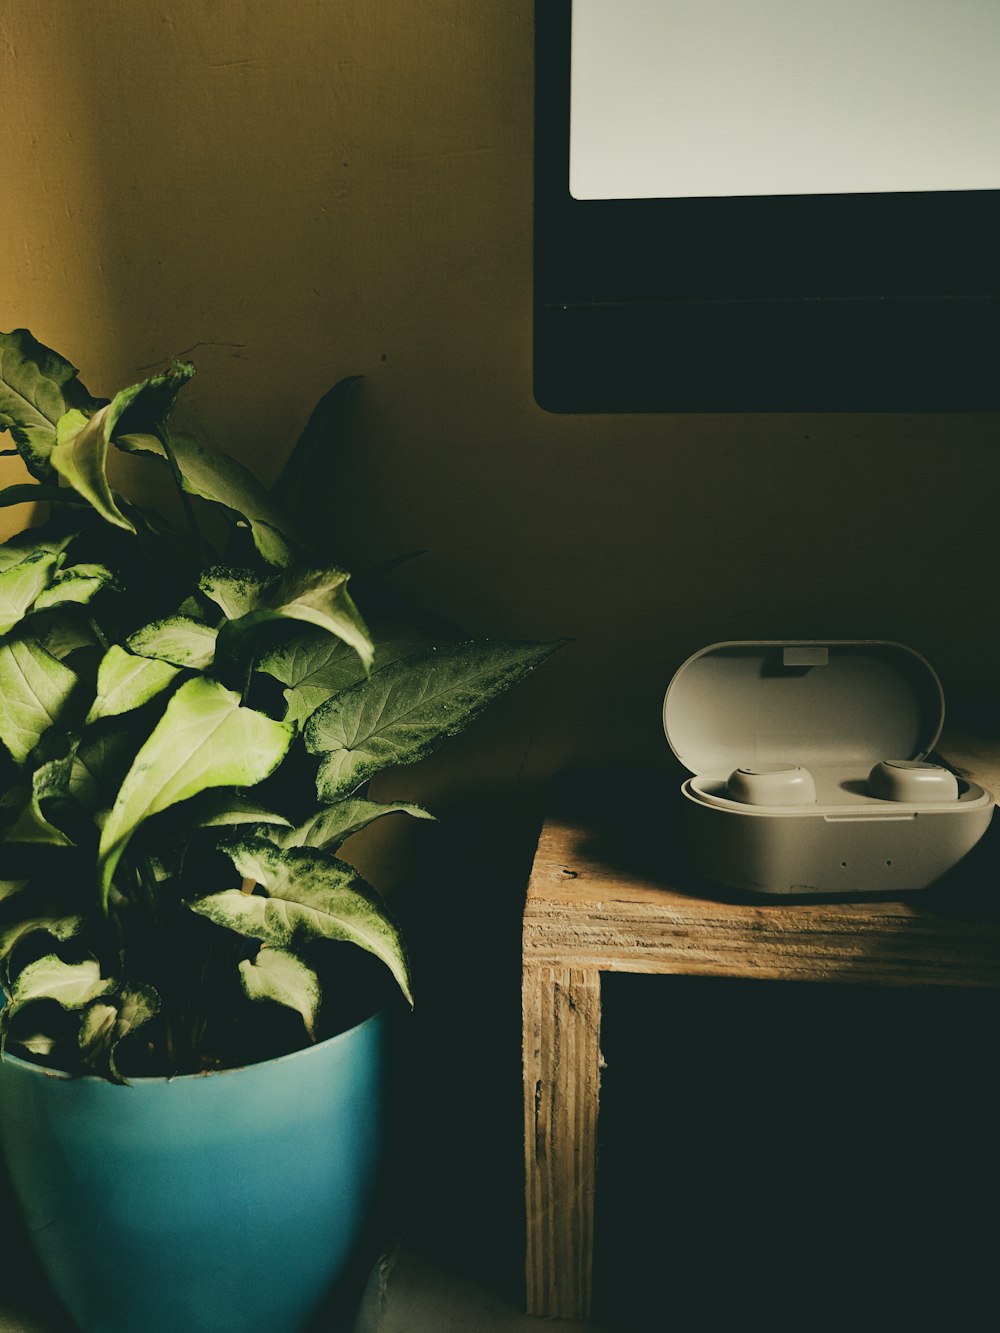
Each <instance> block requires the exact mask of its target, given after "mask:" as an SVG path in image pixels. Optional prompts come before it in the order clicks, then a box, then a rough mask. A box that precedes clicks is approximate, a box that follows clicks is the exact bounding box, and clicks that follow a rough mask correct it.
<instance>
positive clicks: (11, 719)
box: [0, 638, 77, 764]
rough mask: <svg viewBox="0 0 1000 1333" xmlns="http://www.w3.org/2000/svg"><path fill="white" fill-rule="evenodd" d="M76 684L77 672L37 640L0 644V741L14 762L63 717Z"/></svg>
mask: <svg viewBox="0 0 1000 1333" xmlns="http://www.w3.org/2000/svg"><path fill="white" fill-rule="evenodd" d="M76 684H77V677H76V673H75V672H73V671H71V670H70V669H69V667H67V666H64V665H63V664H62V662H59V661H57V660H56V658H54V657H53V656H52V654H51V653H48V652H46V650H45V649H44V648H43V647H42V646H41V644H40V643H38V642H37V641H36V640H34V639H31V638H24V639H15V640H13V641H12V642H9V643H3V644H0V740H2V741H3V743H4V744H5V745H6V746H7V749H8V750H9V751H10V752H11V754H12V755H13V757H14V761H15V763H17V764H23V763H24V761H25V760H26V759H27V757H28V755H29V754H30V753H31V751H32V750H33V749H34V748H35V746H36V745H37V744H38V742H39V741H40V740H41V738H42V736H44V735H45V733H46V731H48V729H49V727H51V726H52V725H53V723H55V722H58V721H59V720H60V719H61V718H62V717H64V716H65V714H66V711H67V706H68V704H69V702H70V697H71V695H72V694H73V690H74V688H75V686H76Z"/></svg>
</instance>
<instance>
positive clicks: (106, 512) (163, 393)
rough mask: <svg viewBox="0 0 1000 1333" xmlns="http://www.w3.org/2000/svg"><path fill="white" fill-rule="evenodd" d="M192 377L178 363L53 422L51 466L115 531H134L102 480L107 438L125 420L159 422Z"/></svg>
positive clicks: (105, 479) (189, 369)
mask: <svg viewBox="0 0 1000 1333" xmlns="http://www.w3.org/2000/svg"><path fill="white" fill-rule="evenodd" d="M193 374H194V367H193V366H188V365H181V364H179V363H178V364H177V365H175V366H174V367H173V368H172V369H171V370H169V371H167V373H166V374H164V375H156V376H154V377H153V378H152V379H148V380H143V381H142V382H141V383H140V384H133V385H130V386H129V388H127V389H122V391H121V392H120V393H118V394H116V395H115V396H114V398H113V399H112V400H111V402H110V403H108V404H107V405H106V406H105V407H102V408H101V409H100V411H99V412H95V413H94V415H93V416H90V415H89V414H87V413H85V412H81V411H79V410H76V409H73V410H71V411H69V412H67V413H66V415H65V416H63V417H61V418H60V419H59V421H58V423H57V426H56V447H55V449H53V450H52V454H51V457H50V462H51V463H52V466H53V467H54V468H55V470H56V472H58V473H59V475H60V476H61V477H62V478H63V480H64V481H65V482H67V483H68V484H69V485H70V486H71V487H72V488H73V490H74V491H76V493H77V494H78V495H82V496H83V498H84V499H85V500H87V501H88V503H90V504H91V505H93V507H94V508H95V509H96V510H97V512H98V513H99V514H100V515H101V517H102V518H104V519H106V520H107V522H109V523H113V524H114V525H115V526H116V527H119V528H125V529H126V530H127V531H128V532H135V525H134V524H133V523H132V521H131V519H129V518H127V517H126V515H125V514H123V513H122V511H121V509H120V508H119V507H118V504H117V503H116V501H115V498H114V496H113V495H112V493H111V486H110V484H109V482H108V476H107V456H108V445H109V444H110V443H111V438H112V436H113V435H114V433H115V431H116V430H117V428H118V426H119V423H120V422H122V420H123V418H126V417H128V419H130V420H132V421H135V422H136V423H137V424H138V423H140V422H141V423H142V424H146V423H147V422H150V423H155V422H157V421H159V420H162V419H163V418H164V417H165V416H166V415H167V413H169V411H170V408H171V407H172V406H173V401H174V399H175V398H176V396H177V394H178V393H179V392H180V390H181V388H182V387H183V386H184V384H185V383H186V382H187V381H188V380H189V379H190V378H191V376H192V375H193Z"/></svg>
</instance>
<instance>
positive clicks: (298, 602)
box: [201, 569, 375, 671]
mask: <svg viewBox="0 0 1000 1333" xmlns="http://www.w3.org/2000/svg"><path fill="white" fill-rule="evenodd" d="M241 573H242V571H219V570H210V571H208V574H207V575H206V576H205V577H204V578H203V579H202V581H201V590H202V592H203V593H205V595H206V596H207V597H210V598H211V599H212V600H213V601H215V602H216V603H217V604H218V605H219V606H221V607H222V609H223V610H224V611H226V614H227V615H229V611H228V610H227V607H228V608H232V609H234V610H236V611H237V612H238V618H237V619H230V620H227V621H226V623H225V624H224V625H223V626H222V628H221V629H220V630H219V643H218V658H217V660H218V661H219V662H223V663H224V662H229V663H233V664H236V663H240V662H242V661H244V660H246V658H247V657H248V656H249V654H250V652H251V651H252V648H253V645H254V644H256V643H257V642H258V641H259V637H260V635H261V633H262V631H265V630H267V629H268V628H270V627H273V626H274V625H276V624H280V623H282V622H287V621H290V620H291V621H301V622H304V623H306V624H309V625H313V626H315V627H316V628H317V629H320V630H323V631H325V632H326V633H327V634H331V635H333V636H334V637H335V638H337V639H340V640H342V641H343V642H344V643H346V644H347V645H348V647H350V648H351V649H353V651H354V652H355V653H356V654H357V656H358V658H360V660H361V664H362V667H363V669H364V670H365V671H367V670H368V668H369V667H370V666H371V663H372V658H373V657H374V654H375V649H374V646H373V645H372V642H371V639H370V638H369V635H368V630H367V629H366V627H365V623H364V621H363V620H362V619H361V616H360V614H359V612H358V609H357V607H356V606H355V605H354V602H353V600H352V598H351V596H350V594H349V593H348V591H347V584H348V581H349V579H350V575H349V574H346V573H345V572H344V571H343V570H342V569H307V570H293V571H291V572H289V573H288V574H286V575H284V576H283V577H280V578H277V579H274V580H273V581H271V582H269V583H267V584H260V583H258V584H256V585H254V583H253V582H252V581H251V579H252V576H250V575H247V576H245V577H243V578H241V577H240V574H241Z"/></svg>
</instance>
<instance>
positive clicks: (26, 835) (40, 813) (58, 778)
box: [4, 759, 72, 847]
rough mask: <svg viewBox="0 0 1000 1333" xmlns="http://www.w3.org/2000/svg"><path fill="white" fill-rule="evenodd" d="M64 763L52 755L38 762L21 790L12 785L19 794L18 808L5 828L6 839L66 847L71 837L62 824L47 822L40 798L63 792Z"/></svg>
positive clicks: (58, 794) (13, 841) (65, 764)
mask: <svg viewBox="0 0 1000 1333" xmlns="http://www.w3.org/2000/svg"><path fill="white" fill-rule="evenodd" d="M66 769H67V763H66V761H65V760H63V759H54V760H51V761H50V762H49V763H47V764H41V765H40V766H39V767H38V768H36V769H35V771H34V773H32V775H31V786H30V787H29V788H26V789H24V790H23V791H21V790H20V788H19V787H17V788H11V792H12V794H13V793H14V792H15V791H16V792H18V793H19V795H20V799H21V809H20V813H19V814H18V815H17V818H16V819H15V820H14V823H13V824H12V825H11V826H10V827H9V828H8V829H6V830H5V832H4V840H5V841H6V842H8V843H28V844H32V843H34V844H41V845H46V846H50V847H69V846H71V845H72V842H71V840H70V839H69V838H68V837H67V836H66V834H65V833H64V832H63V830H62V829H61V828H57V827H56V825H54V824H52V823H50V822H49V819H48V818H47V816H46V813H45V811H44V809H43V808H42V801H43V800H45V799H46V798H51V797H52V796H53V795H56V796H60V795H62V793H63V788H64V784H65V781H66V776H67V775H66Z"/></svg>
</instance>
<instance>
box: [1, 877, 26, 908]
mask: <svg viewBox="0 0 1000 1333" xmlns="http://www.w3.org/2000/svg"><path fill="white" fill-rule="evenodd" d="M27 883H28V880H26V879H0V903H2V902H6V900H7V899H8V898H13V896H14V894H15V893H20V892H21V890H22V889H23V888H24V887H25V885H26V884H27Z"/></svg>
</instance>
